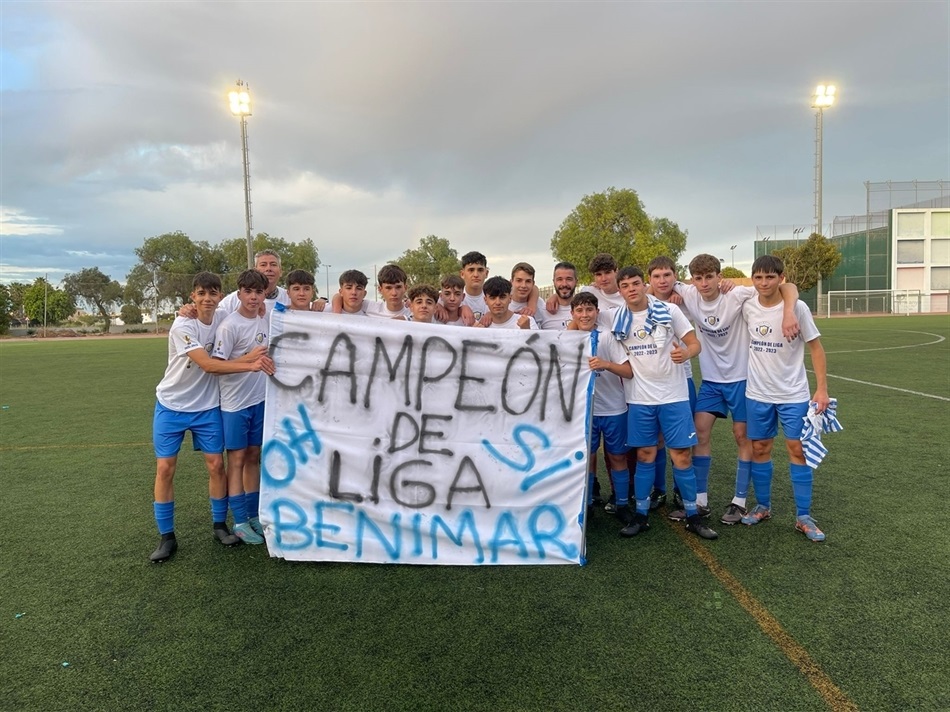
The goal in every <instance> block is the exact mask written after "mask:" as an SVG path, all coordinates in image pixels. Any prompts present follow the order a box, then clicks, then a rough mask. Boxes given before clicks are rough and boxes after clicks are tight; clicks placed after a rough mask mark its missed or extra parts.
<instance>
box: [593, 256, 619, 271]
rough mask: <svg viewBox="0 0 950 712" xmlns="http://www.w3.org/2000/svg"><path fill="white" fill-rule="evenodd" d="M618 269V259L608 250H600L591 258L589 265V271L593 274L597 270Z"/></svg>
mask: <svg viewBox="0 0 950 712" xmlns="http://www.w3.org/2000/svg"><path fill="white" fill-rule="evenodd" d="M616 270H617V260H615V259H614V258H613V256H611V255H608V254H607V253H606V252H599V253H597V254H596V255H594V256H593V257H592V258H591V261H590V264H589V265H587V271H588V272H590V273H591V274H594V273H595V272H615V271H616Z"/></svg>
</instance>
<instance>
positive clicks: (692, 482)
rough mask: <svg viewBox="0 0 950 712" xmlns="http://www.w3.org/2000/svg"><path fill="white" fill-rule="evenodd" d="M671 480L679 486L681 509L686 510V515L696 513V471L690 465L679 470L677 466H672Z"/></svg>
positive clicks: (689, 515)
mask: <svg viewBox="0 0 950 712" xmlns="http://www.w3.org/2000/svg"><path fill="white" fill-rule="evenodd" d="M673 482H674V483H675V484H676V486H677V487H678V488H679V491H680V497H682V498H683V509H685V510H686V516H687V517H691V516H693V515H694V514H696V472H695V470H694V469H693V467H692V466H690V467H688V468H686V469H685V470H681V469H679V468H678V467H674V468H673Z"/></svg>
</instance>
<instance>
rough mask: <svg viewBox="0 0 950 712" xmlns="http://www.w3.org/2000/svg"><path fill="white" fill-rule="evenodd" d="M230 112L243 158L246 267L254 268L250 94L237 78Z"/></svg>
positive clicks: (230, 95)
mask: <svg viewBox="0 0 950 712" xmlns="http://www.w3.org/2000/svg"><path fill="white" fill-rule="evenodd" d="M228 100H229V102H230V105H231V113H232V114H233V115H234V116H237V117H238V119H240V121H241V155H242V157H243V158H244V227H245V231H246V233H247V235H246V237H247V268H248V269H254V243H253V241H252V239H251V167H250V163H249V161H248V153H247V117H248V116H250V115H251V95H250V93H249V87H248V85H247V83H246V82H243V81H241V80H240V79H238V80H237V89H235V90H232V91H231V92H229V94H228Z"/></svg>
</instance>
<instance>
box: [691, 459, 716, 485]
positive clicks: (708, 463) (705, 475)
mask: <svg viewBox="0 0 950 712" xmlns="http://www.w3.org/2000/svg"><path fill="white" fill-rule="evenodd" d="M710 467H712V458H711V457H710V456H709V455H693V470H694V471H695V472H696V493H697V494H701V493H702V494H705V493H706V492H708V491H709V468H710Z"/></svg>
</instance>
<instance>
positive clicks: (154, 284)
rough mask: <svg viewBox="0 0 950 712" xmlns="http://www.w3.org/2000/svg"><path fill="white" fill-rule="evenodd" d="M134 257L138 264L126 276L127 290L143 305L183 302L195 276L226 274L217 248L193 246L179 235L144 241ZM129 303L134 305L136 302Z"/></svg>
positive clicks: (191, 242) (179, 232)
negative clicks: (154, 301) (206, 273)
mask: <svg viewBox="0 0 950 712" xmlns="http://www.w3.org/2000/svg"><path fill="white" fill-rule="evenodd" d="M135 254H136V256H137V257H138V258H139V261H138V264H136V265H135V266H134V267H133V268H132V271H131V272H129V274H128V275H127V276H126V281H127V285H126V289H127V291H129V292H130V293H131V295H132V296H136V295H141V298H142V301H143V302H144V301H145V300H146V299H149V300H153V299H154V300H158V301H163V300H166V299H170V300H173V301H177V302H185V301H187V300H188V295H190V294H191V282H192V280H193V279H194V276H195V274H197V273H198V272H202V271H205V270H207V271H208V272H215V273H216V274H222V273H224V272H225V271H226V263H225V260H224V254H223V253H222V251H221V249H220V247H217V246H212V245H210V244H208V243H207V242H204V241H199V242H195V241H193V240H192V239H191V238H190V237H188V235H186V234H185V233H183V232H181V231H176V232H168V233H165V234H163V235H156V236H155V237H149V238H146V240H145V242H144V243H142V246H141V247H137V248H135ZM130 301H132V302H133V303H136V300H135V299H132V300H130ZM137 303H138V304H139V305H141V304H142V302H137Z"/></svg>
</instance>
